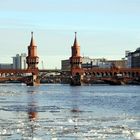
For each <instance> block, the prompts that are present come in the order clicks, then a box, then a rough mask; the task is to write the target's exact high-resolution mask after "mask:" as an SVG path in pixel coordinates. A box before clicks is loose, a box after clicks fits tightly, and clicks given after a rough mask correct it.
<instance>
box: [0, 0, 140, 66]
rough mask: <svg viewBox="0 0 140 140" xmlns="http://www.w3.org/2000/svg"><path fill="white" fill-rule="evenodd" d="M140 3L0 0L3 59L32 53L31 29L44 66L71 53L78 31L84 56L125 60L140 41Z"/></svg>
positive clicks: (0, 54) (131, 0)
mask: <svg viewBox="0 0 140 140" xmlns="http://www.w3.org/2000/svg"><path fill="white" fill-rule="evenodd" d="M139 7H140V0H68V1H66V0H22V1H21V0H0V49H1V51H0V62H1V63H2V62H3V63H4V62H11V61H12V59H11V57H12V56H14V55H15V54H17V53H22V52H26V53H27V46H28V45H29V42H30V32H31V31H34V37H35V41H36V44H37V46H38V54H39V56H40V61H43V62H44V66H45V68H55V67H58V68H60V62H61V59H67V58H69V56H70V54H71V45H72V44H73V40H74V32H75V31H77V32H78V42H79V44H80V46H81V55H84V56H90V57H92V58H100V57H105V58H108V59H121V58H122V57H124V55H125V50H132V51H134V50H135V49H136V48H137V47H139V46H140V8H139ZM40 67H41V63H40Z"/></svg>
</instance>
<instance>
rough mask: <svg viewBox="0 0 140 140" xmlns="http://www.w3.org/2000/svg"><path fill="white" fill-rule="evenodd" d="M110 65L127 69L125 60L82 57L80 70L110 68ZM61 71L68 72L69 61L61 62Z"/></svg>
mask: <svg viewBox="0 0 140 140" xmlns="http://www.w3.org/2000/svg"><path fill="white" fill-rule="evenodd" d="M112 65H115V66H116V67H118V68H125V67H127V60H125V59H122V60H107V59H105V58H94V59H91V58H89V57H82V68H95V67H99V68H111V67H112ZM61 69H62V70H70V60H68V59H67V60H62V61H61Z"/></svg>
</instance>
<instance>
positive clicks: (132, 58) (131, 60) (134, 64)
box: [126, 47, 140, 68]
mask: <svg viewBox="0 0 140 140" xmlns="http://www.w3.org/2000/svg"><path fill="white" fill-rule="evenodd" d="M126 57H127V67H129V68H140V47H139V48H137V49H136V51H134V52H129V53H128V54H127V55H126Z"/></svg>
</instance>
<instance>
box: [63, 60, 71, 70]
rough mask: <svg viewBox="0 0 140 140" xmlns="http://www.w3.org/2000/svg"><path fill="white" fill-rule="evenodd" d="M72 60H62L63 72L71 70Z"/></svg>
mask: <svg viewBox="0 0 140 140" xmlns="http://www.w3.org/2000/svg"><path fill="white" fill-rule="evenodd" d="M70 68H71V67H70V60H69V59H66V60H61V69H62V70H70Z"/></svg>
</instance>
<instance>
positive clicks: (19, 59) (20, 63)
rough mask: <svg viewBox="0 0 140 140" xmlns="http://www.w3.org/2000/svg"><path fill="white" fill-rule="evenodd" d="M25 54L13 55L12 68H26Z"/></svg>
mask: <svg viewBox="0 0 140 140" xmlns="http://www.w3.org/2000/svg"><path fill="white" fill-rule="evenodd" d="M26 68H27V64H26V54H25V53H22V54H21V55H19V54H17V55H16V56H14V57H13V69H26Z"/></svg>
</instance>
